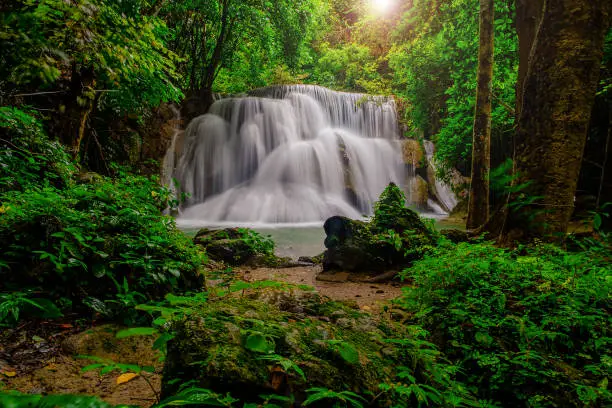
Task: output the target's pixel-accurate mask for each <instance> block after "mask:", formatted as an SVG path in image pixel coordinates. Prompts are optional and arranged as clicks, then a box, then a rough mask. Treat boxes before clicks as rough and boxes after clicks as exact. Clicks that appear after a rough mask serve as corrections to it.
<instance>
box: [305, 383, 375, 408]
mask: <svg viewBox="0 0 612 408" xmlns="http://www.w3.org/2000/svg"><path fill="white" fill-rule="evenodd" d="M306 392H307V393H308V394H309V395H308V398H307V399H306V401H304V403H303V405H304V406H305V407H306V406H308V405H311V404H314V403H315V402H319V401H322V400H330V401H329V403H330V404H333V405H330V406H331V407H333V408H350V407H352V408H363V407H364V404H366V403H367V401H366V399H365V398H363V397H362V396H361V395H359V394H355V393H354V392H351V391H340V392H336V391H332V390H330V389H327V388H320V387H314V388H309V389H307V390H306Z"/></svg>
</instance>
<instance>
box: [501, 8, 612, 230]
mask: <svg viewBox="0 0 612 408" xmlns="http://www.w3.org/2000/svg"><path fill="white" fill-rule="evenodd" d="M520 4H521V3H520V2H519V6H520ZM611 8H612V3H611V2H610V1H609V0H554V1H553V0H544V3H543V8H542V14H541V16H542V18H541V21H540V23H539V24H538V27H537V30H536V34H535V37H534V40H533V45H532V47H531V52H530V54H529V60H528V61H525V60H524V58H525V56H524V55H523V53H521V60H520V63H521V64H528V65H527V71H526V73H525V79H524V83H523V87H522V98H521V104H522V105H521V108H520V116H519V121H518V131H517V135H516V142H515V145H516V147H515V149H516V151H515V177H516V181H515V185H514V188H513V192H512V194H511V196H510V200H509V202H510V207H511V210H510V211H506V212H500V213H498V216H499V217H504V219H503V222H502V223H501V225H503V227H502V236H501V238H502V240H504V241H512V240H516V239H523V240H524V239H530V238H547V239H555V238H557V237H559V235H561V234H564V233H565V232H566V231H567V228H568V224H569V221H570V217H571V215H572V212H573V209H574V194H575V192H576V187H577V183H578V175H579V172H580V166H581V162H582V156H583V152H584V146H585V142H586V137H587V128H588V124H589V119H590V115H591V110H592V107H593V103H594V100H595V93H596V89H597V83H598V78H599V72H600V64H601V60H602V56H603V45H604V38H605V35H606V32H607V30H608V28H609V26H610V17H611V16H610V15H611V11H612V10H611ZM518 13H519V14H520V13H521V11H520V10H518ZM494 224H500V223H498V222H494Z"/></svg>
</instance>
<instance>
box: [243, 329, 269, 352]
mask: <svg viewBox="0 0 612 408" xmlns="http://www.w3.org/2000/svg"><path fill="white" fill-rule="evenodd" d="M244 347H245V348H246V349H247V350H250V351H253V352H255V353H265V354H271V353H274V349H275V344H274V341H273V340H272V339H271V338H268V337H266V336H265V335H263V334H262V333H259V332H255V333H252V334H250V335H249V336H247V338H246V340H245V342H244Z"/></svg>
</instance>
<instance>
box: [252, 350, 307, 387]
mask: <svg viewBox="0 0 612 408" xmlns="http://www.w3.org/2000/svg"><path fill="white" fill-rule="evenodd" d="M258 359H259V360H263V361H270V362H272V363H274V364H278V365H279V366H281V367H282V368H283V370H285V371H286V372H287V373H289V372H291V371H293V372H295V373H296V374H297V375H298V376H299V377H300V378H301V379H302V380H303V381H306V375H304V371H303V370H302V369H301V368H300V366H299V365H297V364H296V363H295V362H294V361H293V360H290V359H288V358H286V357H283V356H279V355H278V354H271V355H267V356H261V357H258Z"/></svg>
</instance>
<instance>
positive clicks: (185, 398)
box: [153, 386, 239, 408]
mask: <svg viewBox="0 0 612 408" xmlns="http://www.w3.org/2000/svg"><path fill="white" fill-rule="evenodd" d="M236 402H239V400H237V399H236V398H233V397H232V396H231V395H229V394H226V395H221V394H218V393H216V392H213V391H211V390H209V389H206V388H199V387H192V386H184V387H181V390H180V391H179V392H178V393H177V394H176V395H174V396H172V397H170V398H167V399H165V400H163V401H161V402H160V403H159V404H156V405H154V406H153V408H165V407H176V406H185V405H197V406H208V407H228V408H231V407H233V406H234V403H236Z"/></svg>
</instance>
